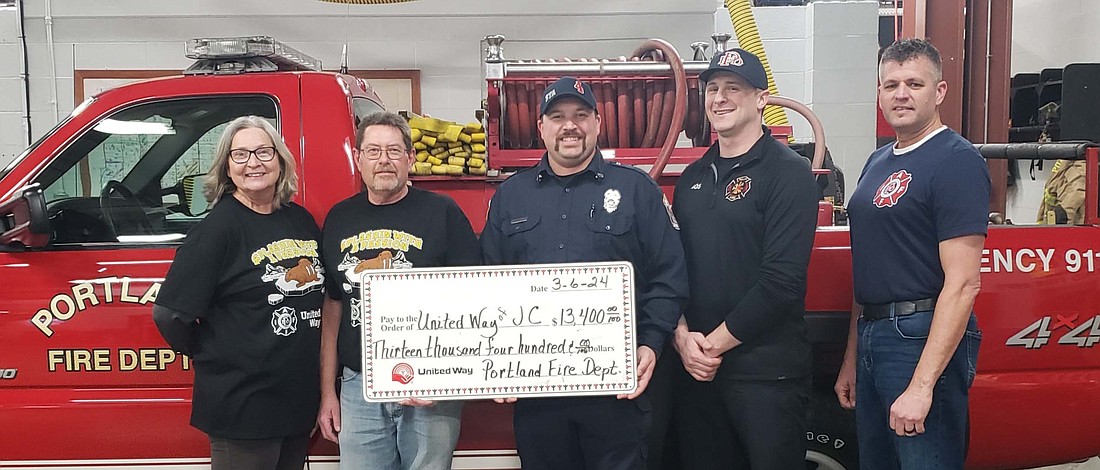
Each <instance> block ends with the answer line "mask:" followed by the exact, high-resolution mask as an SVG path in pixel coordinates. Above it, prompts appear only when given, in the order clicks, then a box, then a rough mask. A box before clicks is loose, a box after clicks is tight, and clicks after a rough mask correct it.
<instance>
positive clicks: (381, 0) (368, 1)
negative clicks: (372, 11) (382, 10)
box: [321, 0, 416, 5]
mask: <svg viewBox="0 0 1100 470" xmlns="http://www.w3.org/2000/svg"><path fill="white" fill-rule="evenodd" d="M321 1H322V2H326V3H343V4H348V5H390V4H393V3H408V2H414V1H416V0H321Z"/></svg>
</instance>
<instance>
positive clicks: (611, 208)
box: [603, 189, 623, 214]
mask: <svg viewBox="0 0 1100 470" xmlns="http://www.w3.org/2000/svg"><path fill="white" fill-rule="evenodd" d="M622 198H623V195H622V194H620V193H619V190H617V189H608V190H607V191H604V193H603V210H605V211H607V213H608V214H610V213H612V212H615V209H618V208H619V201H621V200H622Z"/></svg>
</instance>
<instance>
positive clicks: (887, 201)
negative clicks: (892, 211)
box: [874, 170, 913, 209]
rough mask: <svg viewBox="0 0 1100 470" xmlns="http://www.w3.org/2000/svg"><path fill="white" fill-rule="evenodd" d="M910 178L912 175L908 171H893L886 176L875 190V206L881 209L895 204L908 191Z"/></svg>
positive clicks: (911, 178)
mask: <svg viewBox="0 0 1100 470" xmlns="http://www.w3.org/2000/svg"><path fill="white" fill-rule="evenodd" d="M912 180H913V175H911V174H909V172H908V171H905V170H898V171H895V172H894V173H893V174H891V175H890V177H888V178H886V181H884V182H883V183H882V186H879V187H878V191H875V198H874V203H875V207H878V208H880V209H881V208H883V207H894V206H895V205H897V203H898V201H899V200H901V197H902V196H904V195H905V193H906V191H909V182H910V181H912Z"/></svg>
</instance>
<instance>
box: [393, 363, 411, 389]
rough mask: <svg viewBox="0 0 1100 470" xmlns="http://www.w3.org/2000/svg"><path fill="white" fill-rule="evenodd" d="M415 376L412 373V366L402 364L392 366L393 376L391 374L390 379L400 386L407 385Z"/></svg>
mask: <svg viewBox="0 0 1100 470" xmlns="http://www.w3.org/2000/svg"><path fill="white" fill-rule="evenodd" d="M415 376H416V375H415V374H414V373H413V368H412V366H410V365H408V364H406V363H404V362H402V363H400V364H398V365H396V366H393V374H391V377H392V378H393V381H394V382H397V383H399V384H401V385H408V384H409V382H412V381H413V377H415Z"/></svg>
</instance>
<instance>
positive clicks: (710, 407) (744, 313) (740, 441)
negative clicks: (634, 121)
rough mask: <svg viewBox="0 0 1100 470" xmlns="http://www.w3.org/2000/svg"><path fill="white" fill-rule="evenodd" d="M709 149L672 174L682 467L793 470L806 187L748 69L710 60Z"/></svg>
mask: <svg viewBox="0 0 1100 470" xmlns="http://www.w3.org/2000/svg"><path fill="white" fill-rule="evenodd" d="M699 78H700V80H703V81H705V82H707V84H706V104H705V107H706V112H707V118H708V119H709V120H710V122H711V126H712V128H713V129H715V131H716V132H717V133H718V136H719V138H718V142H717V143H715V144H714V145H713V146H711V148H710V149H709V150H708V151H707V152H706V154H705V155H704V156H703V157H702V158H701V159H699V160H698V161H696V162H695V163H692V164H691V165H690V166H688V168H687V169H686V170H685V171H684V173H683V175H682V176H681V177H680V179H679V181H678V182H677V184H676V193H675V197H674V205H673V210H674V212H675V214H676V218H677V219H678V220H679V222H680V230H681V239H682V241H683V243H684V251H685V255H686V257H687V266H688V278H689V280H690V282H691V298H690V301H689V305H688V309H687V310H686V313H685V314H684V318H682V319H681V321H680V325H679V326H678V327H677V330H676V333H675V339H674V342H673V343H674V347H675V349H676V350H677V352H678V353H679V354H680V357H681V360H682V363H683V365H684V370H685V371H686V372H687V373H686V374H681V380H680V381H679V382H678V386H679V387H678V390H679V394H680V397H681V399H680V400H678V401H679V403H680V404H681V405H680V407H678V409H677V413H676V415H677V418H676V419H677V423H678V435H679V436H680V439H681V442H682V444H683V445H682V448H683V449H685V450H688V452H685V453H684V455H682V456H681V458H682V459H683V462H682V464H683V467H684V468H707V469H709V468H715V469H717V468H721V469H730V468H737V469H752V470H770V469H774V470H790V469H793V468H801V467H802V465H804V464H803V459H804V456H805V452H806V444H805V442H806V441H805V431H806V427H807V407H808V405H809V392H810V373H811V368H812V365H811V358H810V343H809V340H808V338H807V336H806V324H805V321H804V319H803V315H804V313H805V302H804V297H805V294H806V267H807V265H808V264H809V260H810V250H811V248H812V245H813V239H814V232H815V225H816V212H817V201H818V195H817V186H816V184H815V183H814V178H813V175H812V173H811V171H810V167H809V165H808V163H807V161H806V159H804V158H802V157H801V156H799V155H798V154H796V153H795V152H794V151H792V150H790V149H789V148H788V147H787V146H786V145H784V144H782V143H779V142H777V141H776V140H775V139H774V138H773V137H772V136H771V133H770V132H769V131H768V129H767V128H766V127H763V126H761V116H762V112H763V109H764V105H765V103H766V102H767V99H768V91H767V76H766V75H765V73H764V68H763V66H762V65H761V64H760V61H759V59H757V58H756V57H755V56H753V55H752V54H751V53H749V52H746V51H744V50H741V49H731V50H729V51H725V52H723V53H718V54H715V57H714V58H713V60H712V61H711V65H710V68H708V69H707V70H706V71H705V72H703V73H702V74H700V75H699Z"/></svg>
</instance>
